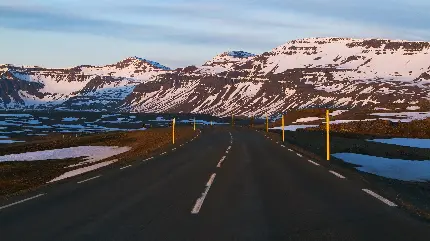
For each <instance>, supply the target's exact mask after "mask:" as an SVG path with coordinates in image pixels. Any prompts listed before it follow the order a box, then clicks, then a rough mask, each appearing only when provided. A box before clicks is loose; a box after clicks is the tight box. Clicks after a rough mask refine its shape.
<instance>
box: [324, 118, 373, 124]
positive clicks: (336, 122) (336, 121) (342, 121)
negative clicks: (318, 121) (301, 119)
mask: <svg viewBox="0 0 430 241" xmlns="http://www.w3.org/2000/svg"><path fill="white" fill-rule="evenodd" d="M373 120H376V119H364V120H334V121H330V124H341V123H348V122H354V121H373ZM323 123H324V124H325V123H326V122H325V121H323Z"/></svg>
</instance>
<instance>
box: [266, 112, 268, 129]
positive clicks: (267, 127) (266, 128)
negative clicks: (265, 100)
mask: <svg viewBox="0 0 430 241" xmlns="http://www.w3.org/2000/svg"><path fill="white" fill-rule="evenodd" d="M266 132H269V117H267V114H266Z"/></svg>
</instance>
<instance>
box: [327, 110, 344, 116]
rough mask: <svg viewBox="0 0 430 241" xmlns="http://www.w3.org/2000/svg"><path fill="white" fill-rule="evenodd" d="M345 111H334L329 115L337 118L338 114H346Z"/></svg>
mask: <svg viewBox="0 0 430 241" xmlns="http://www.w3.org/2000/svg"><path fill="white" fill-rule="evenodd" d="M347 111H348V110H335V111H333V112H331V113H330V115H331V116H337V115H340V114H342V113H344V112H347Z"/></svg>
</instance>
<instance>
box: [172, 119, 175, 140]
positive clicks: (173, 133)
mask: <svg viewBox="0 0 430 241" xmlns="http://www.w3.org/2000/svg"><path fill="white" fill-rule="evenodd" d="M172 140H173V144H175V118H173V124H172Z"/></svg>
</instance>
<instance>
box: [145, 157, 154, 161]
mask: <svg viewBox="0 0 430 241" xmlns="http://www.w3.org/2000/svg"><path fill="white" fill-rule="evenodd" d="M151 159H154V157H150V158H146V159H145V160H143V162H146V161H149V160H151Z"/></svg>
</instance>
